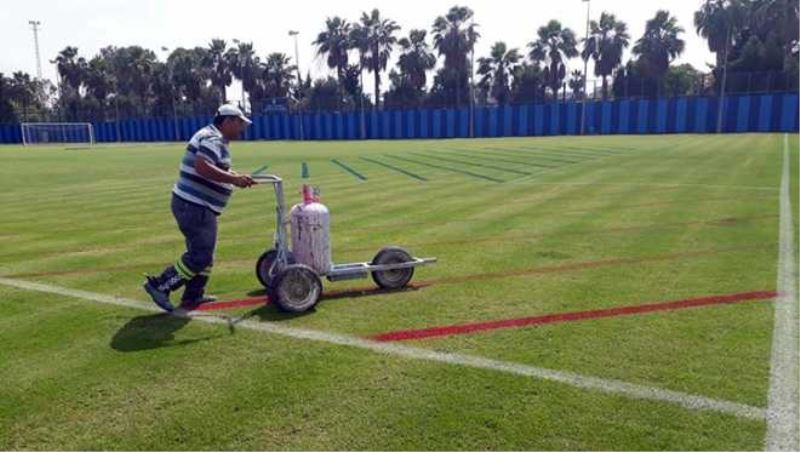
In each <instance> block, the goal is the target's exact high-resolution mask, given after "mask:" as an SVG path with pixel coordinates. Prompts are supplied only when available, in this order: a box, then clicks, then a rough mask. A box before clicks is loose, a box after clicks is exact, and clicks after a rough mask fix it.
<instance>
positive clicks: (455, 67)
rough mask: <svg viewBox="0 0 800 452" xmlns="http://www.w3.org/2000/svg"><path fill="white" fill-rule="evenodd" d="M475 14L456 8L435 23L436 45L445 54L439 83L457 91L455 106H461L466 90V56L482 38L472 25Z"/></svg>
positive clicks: (467, 66) (461, 7) (438, 18)
mask: <svg viewBox="0 0 800 452" xmlns="http://www.w3.org/2000/svg"><path fill="white" fill-rule="evenodd" d="M473 16H474V13H473V11H472V10H471V9H469V8H467V7H464V6H454V7H452V8H450V11H448V13H447V14H446V15H445V16H439V17H437V18H436V20H435V21H434V22H433V46H434V48H435V49H436V50H438V51H439V55H444V69H443V71H442V73H441V77H440V80H442V81H446V82H445V83H446V84H448V85H455V86H452V87H451V86H447V87H445V88H447V89H451V88H455V89H454V91H455V101H456V106H459V107H460V106H461V93H462V91H466V90H467V86H468V84H467V80H468V70H469V64H467V56H468V55H469V53H470V52H472V50H473V48H474V47H475V42H476V41H477V40H478V38H479V37H480V34H478V32H477V31H476V28H477V25H476V24H475V23H474V22H473Z"/></svg>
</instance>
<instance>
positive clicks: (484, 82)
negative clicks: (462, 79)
mask: <svg viewBox="0 0 800 452" xmlns="http://www.w3.org/2000/svg"><path fill="white" fill-rule="evenodd" d="M520 59H521V56H520V54H519V51H518V50H517V49H507V48H506V43H505V42H502V41H499V42H496V43H495V44H494V45H493V46H492V51H491V56H489V57H482V58H479V59H478V75H481V76H482V77H481V79H480V81H479V82H478V83H479V86H482V87H483V88H484V90H487V89H488V91H489V92H490V93H491V95H492V97H493V98H494V100H496V101H497V103H499V104H505V103H507V102H508V101H509V99H510V97H511V86H510V84H511V83H510V82H511V75H512V74H513V73H514V71H515V70H516V67H517V65H518V64H519V61H520Z"/></svg>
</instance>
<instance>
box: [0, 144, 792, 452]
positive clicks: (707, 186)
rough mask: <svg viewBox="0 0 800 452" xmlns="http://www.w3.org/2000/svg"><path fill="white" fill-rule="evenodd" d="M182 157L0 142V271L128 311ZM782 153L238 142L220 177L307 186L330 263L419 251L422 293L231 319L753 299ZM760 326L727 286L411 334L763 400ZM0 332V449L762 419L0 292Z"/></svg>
mask: <svg viewBox="0 0 800 452" xmlns="http://www.w3.org/2000/svg"><path fill="white" fill-rule="evenodd" d="M789 141H790V149H791V150H792V159H793V160H792V193H797V190H798V186H797V180H798V178H797V166H798V160H797V152H796V151H797V147H798V140H797V137H796V136H790V139H789ZM182 148H183V146H182V145H178V144H175V145H140V146H133V147H118V146H97V147H95V148H93V149H91V150H64V149H61V148H52V147H51V148H30V149H27V148H26V149H23V148H20V147H8V146H6V147H0V205H1V206H2V210H1V211H2V221H0V239H2V241H3V246H2V247H1V248H0V275H3V276H7V277H16V278H18V279H23V280H29V281H38V282H46V283H49V284H54V285H59V286H65V287H69V288H77V289H82V290H87V291H92V292H98V293H105V294H112V295H119V296H124V297H128V298H135V299H138V300H142V302H143V303H144V302H145V298H144V296H143V294H142V293H141V292H140V288H139V284H140V282H141V274H142V273H144V272H157V271H159V270H160V269H161V268H162V267H163V266H164V265H165V264H167V263H169V262H171V261H174V260H175V258H176V257H177V256H178V255H179V253H180V252H181V251H182V246H183V244H182V240H181V237H180V235H179V234H178V232H177V229H176V227H175V225H174V221H173V219H172V218H171V215H170V213H169V191H170V188H171V185H172V183H174V179H175V176H176V173H177V166H178V163H179V161H180V158H181V154H182V152H183V151H182ZM782 152H783V135H778V134H774V135H755V134H753V135H726V136H711V135H675V136H631V137H585V138H580V137H568V138H567V137H558V138H557V137H552V138H536V139H497V140H441V141H369V142H340V143H334V142H331V143H320V142H314V143H280V142H265V143H235V144H234V146H233V148H232V154H233V162H234V168H236V169H237V170H238V171H240V172H243V173H244V172H247V173H250V172H252V171H254V170H256V169H258V168H262V167H264V166H265V165H268V171H267V172H269V173H274V174H279V175H281V176H282V177H284V179H285V180H286V193H287V197H288V198H289V200H288V202H289V203H295V202H297V201H299V199H300V187H301V185H302V184H303V183H310V184H312V185H315V186H318V187H320V189H321V195H322V200H323V202H324V203H325V204H326V205H327V206H328V207H329V208H330V209H331V211H332V229H333V231H332V235H333V250H334V259H335V260H336V261H337V262H350V261H366V260H369V259H371V258H372V256H373V255H374V254H375V253H376V252H377V251H378V250H379V249H380V248H381V247H382V246H385V245H395V244H396V245H401V246H404V247H407V248H408V249H409V250H410V251H412V252H413V253H414V254H416V255H419V256H436V257H438V258H439V263H438V264H437V265H435V266H432V267H426V268H422V269H418V270H417V273H416V276H415V281H418V282H427V283H431V285H429V286H427V287H424V288H422V289H419V290H410V291H405V292H399V293H391V294H375V293H367V294H366V295H361V296H356V295H355V294H352V296H348V295H345V296H342V297H337V298H335V299H330V300H327V301H323V302H322V303H321V304H320V305H319V306H318V308H317V309H316V311H315V312H313V313H311V314H308V315H303V316H296V317H292V316H288V315H285V314H281V313H278V312H277V311H275V309H274V308H272V307H263V308H256V309H255V312H254V313H253V314H254V317H253V318H254V319H256V320H258V321H263V322H280V323H281V324H282V325H286V326H295V327H302V328H308V329H315V330H320V331H328V332H336V333H343V334H349V335H355V336H370V335H373V334H378V333H384V332H388V331H394V330H402V329H409V328H425V327H429V326H437V325H450V324H459V323H466V322H478V321H484V320H498V319H510V318H517V317H525V316H535V315H542V314H551V313H559V312H567V311H578V310H586V309H597V308H606V307H614V306H622V305H634V304H641V303H647V302H656V301H670V300H678V299H684V298H692V297H701V296H706V295H715V294H730V293H739V292H749V291H760V290H775V289H776V263H777V254H778V213H779V211H778V194H779V193H778V185H779V181H780V174H781V162H782V155H783V154H782ZM298 169H299V171H298ZM794 201H795V204H794V205H795V206H796V201H797V200H796V199H794ZM273 212H274V200H273V198H272V193H271V191H270V190H268V189H266V188H265V187H258V188H254V189H249V190H243V191H238V192H237V193H235V195H234V197H233V198H232V200H231V203H230V205H229V207H228V209H227V210H226V212H225V214H224V215H223V216H222V217H221V219H220V237H219V244H218V249H217V253H216V259H217V262H216V264H215V267H214V275H213V277H212V283H211V287H210V289H211V290H212V291H213V292H214V293H216V294H218V295H219V296H221V297H222V298H223V299H235V298H243V297H247V296H250V295H254V294H259V293H261V291H260V287H259V286H258V282H257V280H256V279H255V276H254V275H253V267H254V264H255V260H256V258H257V257H258V255H259V254H260V253H261V252H262V251H263V250H264V249H265V247H266V246H267V245H269V243H270V242H271V240H272V224H273V221H274V218H273ZM795 214H797V212H796V211H795ZM797 223H798V222H797V220H795V224H797ZM370 286H371V281H353V282H342V283H336V284H329V283H326V291H329V292H333V293H335V292H337V291H344V290H348V289H362V288H369V287H370ZM246 311H247V310H245V309H243V310H235V311H232V312H233V313H243V312H246ZM772 315H773V314H772V306H771V302H770V301H768V300H766V301H748V302H743V303H740V304H735V305H721V306H710V307H704V308H697V309H689V310H682V311H675V312H660V313H654V314H647V315H636V316H627V317H616V318H608V319H599V320H586V321H580V322H571V323H562V324H552V325H545V326H540V327H531V328H521V329H507V330H496V331H490V332H483V333H476V334H471V335H463V336H454V337H444V338H435V339H427V340H421V341H412V342H409V343H408V344H409V345H415V346H418V347H426V348H430V349H435V350H445V351H453V352H460V353H467V354H472V355H478V356H484V357H488V358H492V359H498V360H505V361H511V362H515V363H522V364H528V365H533V366H539V367H545V368H551V369H556V370H564V371H570V372H574V373H579V374H582V375H587V376H595V377H601V378H612V379H618V380H622V381H626V382H631V383H638V384H642V385H647V386H653V387H658V388H665V389H671V390H675V391H681V392H687V393H691V394H696V395H702V396H706V397H710V398H715V399H720V400H729V401H735V402H738V403H743V404H748V405H752V406H756V407H762V408H763V407H766V395H767V385H768V374H769V353H770V344H771V335H772ZM0 343H2V344H3V346H2V347H0V363H2V365H0V381H2V382H3V384H2V386H1V387H0V449H626V450H628V449H760V448H762V447H763V435H764V432H765V423H764V422H761V421H754V420H743V419H740V418H736V417H734V416H730V415H722V414H717V413H713V412H696V411H692V410H687V409H684V408H680V407H678V406H676V405H672V404H669V403H665V402H653V401H638V400H633V399H630V398H627V397H625V396H621V395H618V396H611V395H607V394H601V393H597V392H594V391H590V390H585V389H578V388H574V387H570V386H567V385H565V384H560V383H553V382H544V381H541V380H536V379H532V378H527V377H519V376H512V375H506V374H501V373H497V372H491V371H479V370H470V369H465V368H461V367H456V366H451V365H446V364H436V363H425V362H417V361H409V360H407V359H403V358H398V357H393V356H389V355H386V356H384V355H380V354H375V353H372V352H368V351H362V350H356V349H350V348H344V347H340V346H335V345H329V344H322V343H311V342H307V341H300V340H295V339H287V338H285V337H278V336H272V335H269V334H265V333H258V332H251V331H246V330H237V331H236V333H235V334H230V333H229V332H228V330H227V329H225V328H223V327H219V326H213V325H208V324H203V323H200V322H188V321H185V320H179V319H174V318H169V317H164V316H154V315H147V314H143V313H142V312H138V311H134V310H131V309H127V308H115V307H111V306H102V305H97V304H93V303H92V302H89V301H84V300H76V299H69V298H64V297H58V296H54V295H45V294H41V293H35V292H30V291H22V290H17V289H11V288H8V287H4V286H0Z"/></svg>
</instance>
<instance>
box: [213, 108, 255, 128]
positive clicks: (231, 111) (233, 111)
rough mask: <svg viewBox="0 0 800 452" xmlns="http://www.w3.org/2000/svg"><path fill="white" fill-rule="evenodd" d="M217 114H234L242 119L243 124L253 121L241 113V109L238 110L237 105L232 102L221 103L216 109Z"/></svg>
mask: <svg viewBox="0 0 800 452" xmlns="http://www.w3.org/2000/svg"><path fill="white" fill-rule="evenodd" d="M217 116H236V117H237V118H239V119H241V120H242V121H244V122H245V124H252V123H253V121H251V120H250V119H249V118H248V117H247V116H245V115H244V113H242V110H240V109H239V107H237V106H236V105H233V104H222V105H221V106H220V107H219V108H218V109H217Z"/></svg>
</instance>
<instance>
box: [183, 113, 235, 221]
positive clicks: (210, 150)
mask: <svg viewBox="0 0 800 452" xmlns="http://www.w3.org/2000/svg"><path fill="white" fill-rule="evenodd" d="M198 158H203V159H206V160H208V162H209V163H211V164H213V165H214V166H216V167H217V168H220V169H223V170H226V171H227V170H228V169H230V167H231V153H230V151H229V150H228V141H227V140H226V139H225V138H223V136H222V134H221V133H220V131H219V130H217V128H216V127H214V125H208V126H206V127H203V128H202V129H200V130H198V131H197V133H195V134H194V136H193V137H192V139H191V140H189V145H188V146H187V147H186V154H184V156H183V161H182V162H181V169H180V177H179V178H178V182H176V183H175V186H174V187H173V188H172V193H174V194H175V195H176V196H178V197H179V198H182V199H184V200H186V201H189V202H191V203H194V204H198V205H200V206H204V207H208V208H209V209H211V210H212V211H213V212H214V213H216V214H220V213H222V210H223V209H224V208H225V205H226V204H227V203H228V199H229V198H230V197H231V193H232V192H233V185H231V184H223V183H219V182H214V181H212V180H211V179H207V178H205V177H203V176H201V175H200V174H198V173H197V171H195V169H194V163H195V161H196V160H197V159H198Z"/></svg>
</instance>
